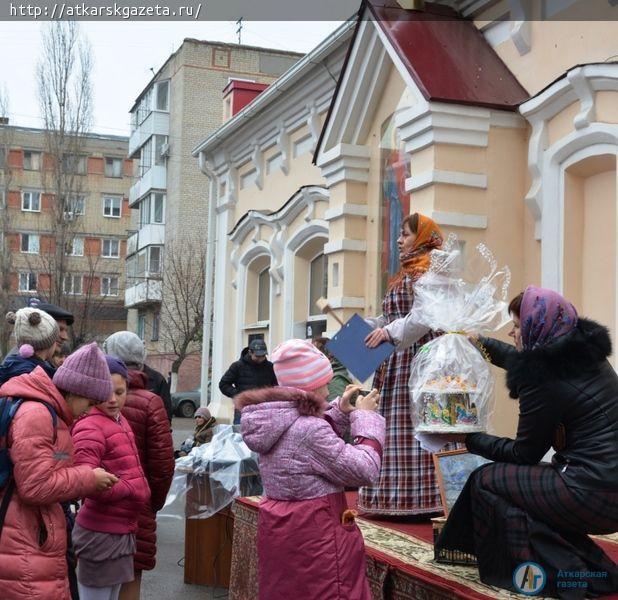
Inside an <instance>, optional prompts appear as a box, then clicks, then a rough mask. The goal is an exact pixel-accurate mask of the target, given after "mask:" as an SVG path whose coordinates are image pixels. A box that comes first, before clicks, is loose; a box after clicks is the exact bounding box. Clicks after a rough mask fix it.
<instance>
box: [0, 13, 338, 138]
mask: <svg viewBox="0 0 618 600" xmlns="http://www.w3.org/2000/svg"><path fill="white" fill-rule="evenodd" d="M338 25H339V22H333V21H313V22H302V23H298V22H281V21H279V22H266V21H253V22H246V23H245V24H244V25H243V31H242V43H243V44H248V45H252V46H263V47H268V48H277V49H281V50H292V51H295V52H308V51H309V50H311V49H312V48H314V47H315V46H317V45H318V44H319V43H320V42H321V41H322V40H323V39H324V38H325V37H326V36H327V35H328V34H329V33H331V32H332V31H333V30H334V29H336V27H337V26H338ZM80 26H81V29H82V32H83V34H85V36H86V37H87V38H88V40H89V41H90V44H91V46H92V51H93V55H94V63H95V64H94V75H93V92H94V106H95V108H94V121H95V125H94V127H93V131H96V132H98V133H104V134H112V135H127V136H128V135H129V114H128V111H129V109H130V108H131V106H132V105H133V101H134V100H135V98H136V97H137V96H138V94H139V93H140V92H141V91H142V89H143V88H144V86H145V85H146V84H147V83H148V82H149V81H150V79H151V78H152V72H151V71H150V68H151V67H152V68H153V69H154V71H155V72H156V71H157V70H158V69H159V67H161V65H162V64H163V63H164V62H165V60H166V59H167V58H168V56H169V55H170V54H171V53H172V52H174V51H175V50H176V49H177V48H178V47H179V46H180V45H181V43H182V40H183V39H184V38H186V37H188V38H197V39H201V40H211V41H222V42H232V43H235V42H237V41H238V37H237V35H236V23H233V22H227V21H220V22H205V21H203V22H199V21H198V22H194V21H186V22H185V21H183V22H178V21H168V22H162V21H157V22H154V21H153V22H133V23H131V22H127V21H108V22H99V23H96V22H86V21H84V22H81V23H80ZM40 31H41V24H40V23H35V22H15V21H14V22H7V21H2V22H0V56H1V57H2V61H1V65H0V86H3V85H4V86H5V87H6V90H7V91H8V95H9V117H10V123H11V124H13V125H22V126H27V127H40V126H41V120H40V118H39V107H38V102H37V94H36V83H35V67H36V64H37V61H38V57H39V53H40V48H41V43H40V35H41V34H40Z"/></svg>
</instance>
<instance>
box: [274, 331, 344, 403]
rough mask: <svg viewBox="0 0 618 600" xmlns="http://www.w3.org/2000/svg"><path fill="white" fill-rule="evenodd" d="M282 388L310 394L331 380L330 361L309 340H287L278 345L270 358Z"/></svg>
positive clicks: (331, 369)
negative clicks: (291, 388) (295, 389)
mask: <svg viewBox="0 0 618 600" xmlns="http://www.w3.org/2000/svg"><path fill="white" fill-rule="evenodd" d="M270 359H271V361H272V363H273V366H274V368H275V375H276V376H277V381H278V382H279V385H280V386H282V387H293V388H298V389H299V390H304V391H306V392H311V391H313V390H317V389H318V388H321V387H322V386H323V385H326V384H327V383H328V382H329V381H330V380H331V379H332V378H333V368H332V367H331V366H330V361H329V360H328V358H326V356H324V355H323V354H322V353H321V352H320V351H319V350H318V349H317V348H316V347H315V346H314V345H313V344H312V343H311V342H310V341H309V340H288V341H287V342H283V344H279V345H278V346H277V347H276V348H275V349H274V351H273V353H272V354H271V357H270Z"/></svg>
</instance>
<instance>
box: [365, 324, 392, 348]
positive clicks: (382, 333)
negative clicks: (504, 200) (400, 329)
mask: <svg viewBox="0 0 618 600" xmlns="http://www.w3.org/2000/svg"><path fill="white" fill-rule="evenodd" d="M390 340H391V336H390V335H388V331H386V329H384V328H383V327H378V328H377V329H374V330H373V331H372V332H371V333H370V334H369V335H368V336H367V337H366V338H365V346H367V348H377V347H378V346H379V345H380V344H382V343H383V342H390Z"/></svg>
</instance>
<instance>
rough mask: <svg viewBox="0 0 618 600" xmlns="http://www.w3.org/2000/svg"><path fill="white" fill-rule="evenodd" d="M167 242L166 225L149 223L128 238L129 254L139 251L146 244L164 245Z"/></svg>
mask: <svg viewBox="0 0 618 600" xmlns="http://www.w3.org/2000/svg"><path fill="white" fill-rule="evenodd" d="M164 244H165V225H163V224H162V223H149V224H148V225H144V226H143V227H142V228H141V229H140V230H139V231H136V232H135V233H134V234H133V235H131V236H130V237H129V239H128V240H127V256H131V255H132V254H135V253H136V252H139V251H140V250H141V249H142V248H145V247H146V246H163V245H164Z"/></svg>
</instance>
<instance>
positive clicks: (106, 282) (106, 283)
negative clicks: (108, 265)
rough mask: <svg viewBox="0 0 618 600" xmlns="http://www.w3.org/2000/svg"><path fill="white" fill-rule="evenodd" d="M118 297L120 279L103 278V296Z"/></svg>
mask: <svg viewBox="0 0 618 600" xmlns="http://www.w3.org/2000/svg"><path fill="white" fill-rule="evenodd" d="M117 295H118V277H103V278H101V296H117Z"/></svg>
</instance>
